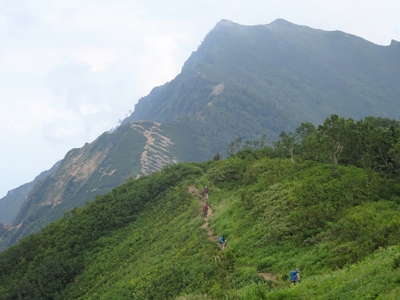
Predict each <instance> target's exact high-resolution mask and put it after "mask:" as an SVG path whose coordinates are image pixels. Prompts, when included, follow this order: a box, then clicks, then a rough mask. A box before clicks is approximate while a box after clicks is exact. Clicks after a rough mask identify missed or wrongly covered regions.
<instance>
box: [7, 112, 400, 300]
mask: <svg viewBox="0 0 400 300" xmlns="http://www.w3.org/2000/svg"><path fill="white" fill-rule="evenodd" d="M230 153H231V156H230V157H229V158H228V159H226V160H219V159H218V157H217V156H216V157H215V160H213V161H209V162H205V163H196V164H195V163H190V164H189V163H186V164H178V165H175V166H172V167H168V168H166V169H164V170H163V171H161V172H158V173H156V174H154V175H151V176H145V177H142V178H139V179H132V180H129V181H128V182H127V183H125V184H124V185H122V186H120V187H118V188H115V189H113V190H112V192H111V193H109V194H106V195H104V196H101V197H98V198H97V199H96V201H94V202H92V203H90V204H88V205H86V206H85V207H83V208H78V209H74V210H73V211H72V212H70V213H68V214H67V215H66V216H65V217H64V218H63V219H61V220H59V221H57V222H56V223H53V224H51V225H50V226H48V227H46V228H45V229H44V230H43V231H42V232H41V233H39V234H35V235H32V236H30V237H27V238H25V239H24V240H22V241H21V242H20V243H19V244H18V245H17V246H14V247H12V248H10V249H8V250H7V251H5V252H3V253H2V254H0V269H1V270H2V272H1V273H0V299H221V298H226V299H369V298H374V299H396V298H398V297H399V296H400V289H399V287H398V282H399V281H400V237H399V235H398V232H399V230H400V185H399V183H398V182H399V169H400V124H399V122H397V121H392V120H388V119H379V118H367V119H364V120H361V121H353V120H351V119H343V118H340V117H338V116H332V117H330V118H329V119H327V120H326V121H325V122H324V123H323V124H322V125H321V126H318V127H315V126H313V125H311V124H307V123H305V124H302V125H301V126H300V127H299V128H298V129H297V130H296V131H294V132H292V133H283V134H282V135H281V138H280V140H279V141H278V142H277V143H276V144H275V146H274V147H268V146H265V144H264V141H262V140H259V141H239V140H237V141H235V142H234V143H232V144H231V146H230ZM205 185H207V186H208V187H209V203H210V205H211V209H212V210H211V211H212V214H211V213H210V214H208V215H207V217H206V218H204V217H203V215H202V205H203V204H204V201H205V199H204V198H203V197H202V196H201V191H202V189H203V187H204V186H205ZM211 211H210V212H211ZM221 235H224V236H225V237H226V238H227V246H226V248H225V249H224V250H222V249H221V248H220V247H218V246H217V243H216V241H215V237H217V236H221ZM294 268H298V269H300V271H301V275H302V281H301V282H300V283H299V284H298V285H296V286H294V287H290V286H289V283H288V280H287V279H288V278H287V277H288V272H289V271H290V270H292V269H294Z"/></svg>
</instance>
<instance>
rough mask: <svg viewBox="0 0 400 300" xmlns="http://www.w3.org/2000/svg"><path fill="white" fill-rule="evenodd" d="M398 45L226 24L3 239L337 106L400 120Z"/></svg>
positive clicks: (57, 178) (57, 177) (56, 181)
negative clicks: (174, 166) (128, 183)
mask: <svg viewBox="0 0 400 300" xmlns="http://www.w3.org/2000/svg"><path fill="white" fill-rule="evenodd" d="M398 44H399V43H398V42H395V41H393V42H392V44H391V45H390V46H379V45H375V44H373V43H370V42H368V41H366V40H363V39H361V38H359V37H356V36H352V35H349V34H346V33H343V32H338V31H333V32H328V31H322V30H316V29H312V28H309V27H306V26H299V25H295V24H292V23H289V22H287V21H285V20H277V21H275V22H273V23H271V24H268V25H258V26H243V25H239V24H235V23H233V22H230V21H226V20H225V21H221V22H220V23H218V24H217V26H216V27H215V28H214V29H213V30H212V31H211V32H210V33H209V34H208V35H207V37H206V38H205V40H204V42H203V43H202V44H201V46H200V47H199V49H198V50H197V51H196V52H194V53H193V54H192V55H191V57H190V58H189V60H188V61H187V62H186V63H185V65H184V66H183V68H182V72H181V73H180V74H179V75H178V76H177V77H176V78H175V79H174V80H172V81H171V82H169V83H167V84H165V85H164V86H161V87H157V88H155V89H154V90H153V91H152V92H151V93H150V94H149V95H148V96H146V97H144V98H143V99H141V100H140V102H139V103H138V104H137V105H136V108H135V112H134V113H133V115H131V116H130V117H129V118H127V119H126V120H125V121H124V122H123V124H122V126H121V127H120V128H118V129H117V130H116V131H114V132H112V133H106V134H104V135H102V136H101V137H99V138H98V139H97V140H96V141H95V142H93V143H91V144H88V145H86V146H85V147H83V148H82V149H75V150H72V151H71V152H70V153H69V154H68V155H67V156H66V157H65V159H64V160H63V161H62V162H61V164H60V166H59V168H58V169H57V171H56V172H55V173H54V174H52V175H51V176H48V177H46V179H45V180H43V182H41V183H40V184H34V186H33V187H31V190H30V191H29V193H28V194H27V195H26V198H27V199H26V202H25V204H24V205H23V206H22V208H21V210H20V211H19V214H18V216H17V218H16V219H15V222H14V224H13V225H14V226H18V227H15V229H14V230H12V231H9V232H7V233H6V236H4V234H3V236H2V237H0V238H1V239H2V240H3V242H1V244H0V248H2V247H3V248H4V247H7V246H9V245H12V244H14V243H15V242H16V241H17V240H18V239H20V238H21V237H23V236H25V235H27V234H30V233H32V232H36V231H37V230H39V229H40V228H42V227H43V226H45V225H46V224H48V223H49V222H50V221H53V220H56V219H58V218H60V217H61V216H62V215H63V214H64V212H66V211H68V210H70V209H72V208H74V207H77V206H80V205H83V204H84V203H85V202H86V201H89V200H92V199H94V198H95V196H96V195H99V194H103V193H105V192H107V191H109V190H110V189H111V188H113V187H115V186H117V185H119V184H121V183H122V182H124V180H126V179H127V178H129V177H137V176H141V175H147V174H150V173H152V172H154V171H157V170H159V169H160V168H162V167H164V166H166V165H168V164H171V163H175V162H177V161H202V160H206V159H209V158H210V157H212V155H214V154H215V153H217V152H222V151H225V150H226V148H227V145H228V144H229V143H230V142H231V141H232V140H233V139H234V138H236V137H238V136H241V137H255V136H260V135H263V134H267V135H268V137H269V139H270V140H271V139H274V138H276V137H277V136H278V134H279V133H280V132H281V131H282V130H290V129H293V128H294V127H295V126H296V125H298V124H299V123H300V122H303V121H308V122H314V123H318V122H321V121H322V120H323V119H324V118H325V117H326V116H328V115H329V114H332V113H339V114H341V115H344V116H351V117H355V118H361V117H363V116H366V115H380V116H389V117H393V118H398V116H399V115H400V105H398V99H399V98H400V84H399V83H400V81H399V80H400V79H399V78H400V59H399V58H400V47H399V46H398ZM24 197H25V194H23V197H19V198H18V199H24ZM21 202H22V201H19V203H21Z"/></svg>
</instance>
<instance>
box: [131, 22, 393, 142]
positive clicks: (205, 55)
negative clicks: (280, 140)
mask: <svg viewBox="0 0 400 300" xmlns="http://www.w3.org/2000/svg"><path fill="white" fill-rule="evenodd" d="M399 57H400V50H399V47H396V43H395V42H393V43H392V44H391V45H390V46H379V45H375V44H373V43H370V42H368V41H366V40H363V39H361V38H359V37H356V36H352V35H349V34H346V33H343V32H339V31H333V32H328V31H322V30H316V29H312V28H309V27H305V26H298V25H295V24H292V23H289V22H287V21H285V20H277V21H275V22H273V23H271V24H269V25H258V26H243V25H239V24H235V23H233V22H230V21H221V22H220V23H219V24H218V25H217V26H216V27H215V28H214V30H212V31H211V32H210V33H209V34H208V35H207V37H206V38H205V40H204V42H203V43H202V44H201V46H200V47H199V49H198V50H197V51H196V52H194V53H193V54H192V56H191V57H190V58H189V60H188V61H187V62H186V63H185V66H184V67H183V69H182V73H181V74H179V75H178V77H177V78H176V79H175V80H173V81H172V82H170V83H167V84H166V85H164V86H162V87H159V88H156V89H154V90H153V92H152V93H151V94H150V95H149V96H147V97H145V98H143V99H142V100H141V101H140V102H139V104H138V105H137V106H136V108H135V111H134V113H133V115H132V116H131V117H130V120H153V121H158V122H167V121H168V122H170V121H179V122H183V123H185V122H196V125H197V126H199V125H202V126H203V127H204V128H206V130H207V131H209V132H210V135H212V134H217V135H218V137H217V140H221V139H222V140H224V137H227V140H231V139H232V137H233V136H235V135H236V136H237V135H248V134H249V132H251V133H252V134H259V133H260V132H263V133H264V132H265V131H266V130H267V131H268V133H269V134H270V135H272V136H274V135H275V136H276V135H277V134H279V133H280V131H282V130H284V129H288V128H293V126H296V125H298V124H299V123H300V122H304V121H308V122H314V123H319V122H321V121H322V120H323V119H325V118H326V117H327V116H328V115H330V114H333V113H336V114H340V115H343V116H351V117H355V118H361V117H364V116H367V115H380V116H386V117H394V118H397V117H398V116H399V113H400V108H399V105H398V99H399V96H400V85H399V78H400V59H399ZM182 119H183V120H182ZM237 120H240V122H237ZM217 128H218V129H220V130H219V131H218V129H217ZM224 141H225V140H224Z"/></svg>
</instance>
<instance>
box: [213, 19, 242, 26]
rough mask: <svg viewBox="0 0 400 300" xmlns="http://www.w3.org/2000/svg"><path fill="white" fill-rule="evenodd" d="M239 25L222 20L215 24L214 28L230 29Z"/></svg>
mask: <svg viewBox="0 0 400 300" xmlns="http://www.w3.org/2000/svg"><path fill="white" fill-rule="evenodd" d="M237 25H239V24H237V23H235V22H233V21H231V20H227V19H222V20H221V21H219V22H218V23H217V25H216V26H215V27H216V28H226V27H232V26H237Z"/></svg>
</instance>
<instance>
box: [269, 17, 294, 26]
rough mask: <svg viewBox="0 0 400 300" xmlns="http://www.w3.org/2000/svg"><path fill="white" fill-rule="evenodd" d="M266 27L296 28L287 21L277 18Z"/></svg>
mask: <svg viewBox="0 0 400 300" xmlns="http://www.w3.org/2000/svg"><path fill="white" fill-rule="evenodd" d="M267 26H273V27H288V26H298V25H296V24H294V23H292V22H289V21H288V20H285V19H282V18H279V19H276V20H275V21H273V22H271V23H269V24H268V25H267Z"/></svg>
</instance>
